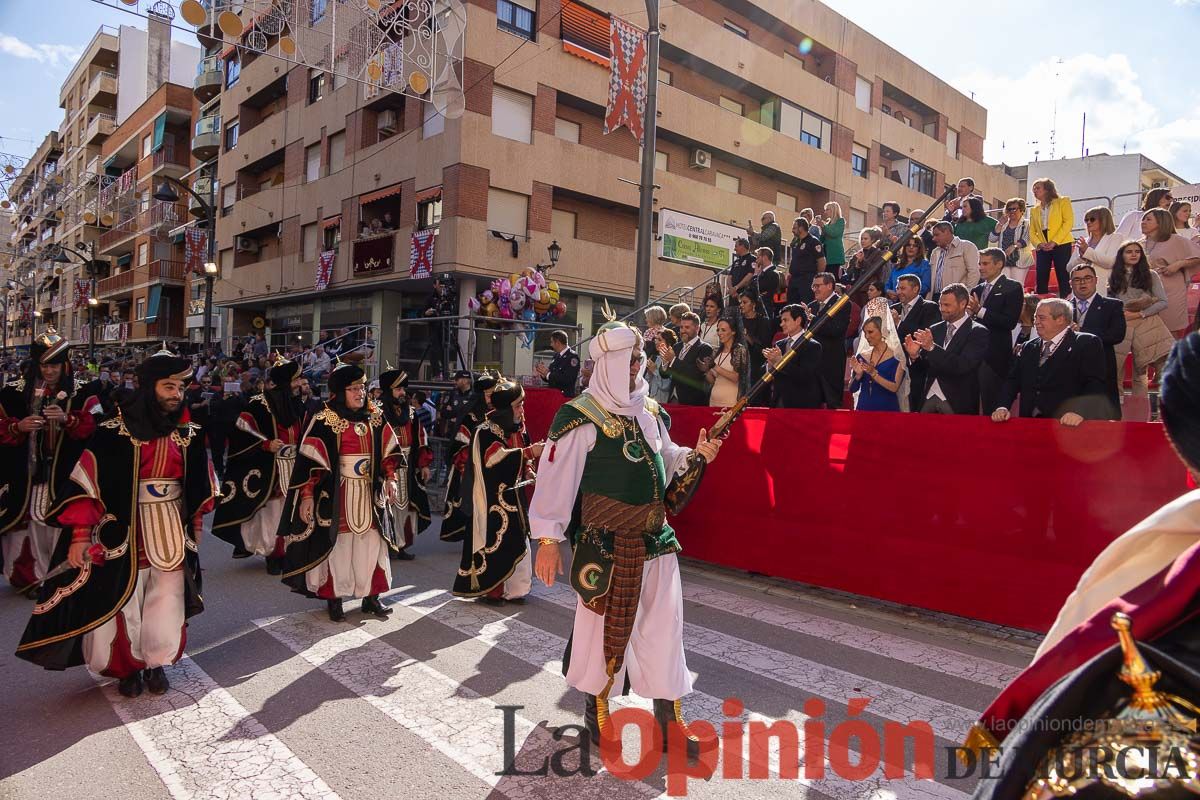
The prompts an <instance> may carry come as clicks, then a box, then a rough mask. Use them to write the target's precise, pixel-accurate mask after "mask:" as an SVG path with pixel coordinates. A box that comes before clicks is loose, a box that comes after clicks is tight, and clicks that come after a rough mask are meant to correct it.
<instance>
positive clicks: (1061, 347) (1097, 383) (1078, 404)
mask: <svg viewBox="0 0 1200 800" xmlns="http://www.w3.org/2000/svg"><path fill="white" fill-rule="evenodd" d="M1071 316H1072V311H1071V304H1070V303H1069V302H1067V301H1066V300H1060V299H1058V298H1053V299H1049V300H1043V301H1041V302H1040V303H1038V307H1037V311H1036V312H1034V315H1033V325H1034V327H1035V328H1036V329H1037V334H1038V335H1037V338H1034V339H1030V340H1029V341H1028V342H1026V343H1025V345H1024V346H1023V347H1022V348H1021V352H1020V354H1019V355H1018V356H1017V359H1016V360H1015V361H1014V362H1013V365H1012V368H1011V369H1010V370H1009V373H1008V378H1007V379H1006V380H1005V381H1004V384H1003V385H1002V386H1001V387H1000V401H1001V404H1000V406H999V407H998V408H997V409H996V410H995V411H993V412H992V421H993V422H1004V421H1006V420H1007V419H1008V418H1009V411H1008V407H1009V406H1010V405H1012V402H1013V400H1014V399H1016V397H1017V395H1018V394H1020V395H1021V406H1020V415H1021V416H1022V417H1053V418H1056V419H1058V420H1059V421H1060V422H1061V423H1062V424H1063V425H1067V426H1069V427H1075V426H1076V425H1078V424H1079V423H1081V422H1083V421H1084V420H1085V419H1107V418H1108V387H1107V386H1106V385H1105V372H1104V345H1102V344H1101V343H1100V339H1099V337H1096V336H1093V335H1092V334H1090V333H1076V332H1075V331H1074V330H1073V329H1072V325H1071Z"/></svg>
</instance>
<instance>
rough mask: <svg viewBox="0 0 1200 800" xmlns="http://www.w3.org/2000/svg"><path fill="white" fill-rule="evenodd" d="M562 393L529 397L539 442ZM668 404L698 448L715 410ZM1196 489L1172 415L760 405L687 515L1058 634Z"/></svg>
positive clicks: (760, 565) (765, 546) (768, 549)
mask: <svg viewBox="0 0 1200 800" xmlns="http://www.w3.org/2000/svg"><path fill="white" fill-rule="evenodd" d="M564 401H565V398H563V396H562V395H561V394H560V393H558V392H555V391H552V390H544V389H530V390H527V392H526V402H525V409H526V412H525V413H526V420H527V425H528V428H529V432H530V435H531V436H533V437H534V438H535V439H540V438H543V437H544V436H545V432H546V430H547V429H548V427H549V424H550V420H551V419H552V418H553V416H554V412H555V411H556V410H557V408H558V406H560V405H561V404H562V403H563V402H564ZM668 411H669V412H670V414H671V417H672V420H673V425H672V430H671V432H672V438H673V439H674V440H675V441H676V442H678V443H680V444H684V445H689V446H691V445H694V444H695V442H696V437H697V435H698V433H699V430H700V428H701V427H707V426H708V425H710V424H711V423H712V421H713V420H714V419H715V418H716V416H715V414H716V411H717V409H712V408H696V407H688V406H669V407H668ZM1186 490H1187V482H1186V479H1185V472H1184V469H1183V466H1182V465H1181V464H1180V462H1179V459H1178V458H1177V457H1176V456H1175V454H1174V452H1173V451H1172V450H1171V448H1170V446H1169V445H1168V444H1167V441H1166V437H1165V436H1164V435H1163V432H1162V427H1161V426H1160V425H1157V424H1145V423H1114V422H1087V423H1084V424H1083V425H1082V426H1080V427H1079V428H1075V429H1070V428H1064V427H1062V426H1061V425H1059V424H1058V423H1057V422H1052V421H1046V420H1021V419H1017V420H1012V421H1009V422H1006V423H1003V424H998V423H994V422H991V421H990V420H988V419H986V418H983V417H946V416H939V415H920V414H893V413H886V412H847V411H805V410H785V409H772V410H767V409H751V410H750V411H748V412H747V413H746V414H745V415H744V416H743V417H742V418H741V419H740V420H739V421H738V422H737V423H736V424H735V425H734V427H733V430H732V431H731V434H730V436H729V439H728V440H727V441H726V442H725V445H724V447H723V448H722V450H721V456H720V458H719V459H718V460H717V461H716V462H715V463H714V464H713V465H712V466H711V467H710V468H709V470H708V472H707V474H706V475H705V478H704V483H703V485H702V486H701V488H700V490H699V491H698V492H697V495H696V497H695V498H694V499H693V501H692V503H691V505H690V506H688V508H687V509H685V511H684V513H683V514H681V515H680V516H679V517H678V518H677V519H675V520H673V522H672V524H673V525H674V526H675V527H676V529H677V531H678V533H679V540H680V543H681V544H682V545H683V552H684V555H687V556H690V557H692V558H697V559H701V560H704V561H710V562H713V563H717V564H722V565H725V566H729V567H734V568H737V569H743V570H749V571H753V572H759V573H763V574H765V575H772V576H777V577H781V578H788V579H791V580H795V581H801V582H804V583H810V584H814V585H817V586H824V587H828V588H832V589H840V590H843V591H847V592H853V593H856V594H861V595H866V596H869V597H876V598H880V599H883V600H890V601H894V602H897V603H904V604H907V605H913V606H918V607H922V608H928V609H932V610H936V611H946V612H950V613H953V614H959V615H962V616H965V617H970V618H974V619H979V620H984V621H987V622H994V623H999V624H1004V625H1013V626H1017V627H1022V628H1028V629H1031V630H1037V631H1045V630H1048V629H1049V627H1050V625H1051V624H1052V623H1053V622H1054V618H1055V615H1056V614H1057V612H1058V609H1059V607H1060V606H1061V605H1062V603H1063V601H1064V600H1065V599H1066V597H1067V595H1068V594H1070V592H1071V590H1072V589H1074V588H1075V584H1076V582H1078V580H1079V576H1080V575H1082V574H1083V571H1084V569H1085V568H1086V567H1087V566H1088V565H1089V564H1090V563H1091V562H1092V560H1093V559H1094V558H1095V557H1096V555H1097V554H1099V552H1100V551H1101V550H1102V549H1103V548H1104V547H1105V546H1106V545H1107V544H1108V543H1109V542H1111V541H1112V540H1113V539H1115V538H1116V537H1117V536H1119V535H1120V534H1122V533H1124V532H1125V531H1126V530H1127V529H1128V528H1130V527H1132V526H1133V525H1134V524H1135V523H1136V522H1138V521H1140V520H1141V519H1143V518H1144V517H1146V516H1147V515H1149V514H1150V513H1151V512H1152V511H1154V510H1155V509H1156V508H1158V507H1159V506H1161V505H1162V504H1164V503H1166V502H1168V501H1170V500H1172V499H1174V498H1176V497H1178V496H1179V495H1181V494H1183V493H1184V492H1185V491H1186Z"/></svg>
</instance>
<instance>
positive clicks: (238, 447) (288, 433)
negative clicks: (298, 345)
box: [212, 354, 304, 575]
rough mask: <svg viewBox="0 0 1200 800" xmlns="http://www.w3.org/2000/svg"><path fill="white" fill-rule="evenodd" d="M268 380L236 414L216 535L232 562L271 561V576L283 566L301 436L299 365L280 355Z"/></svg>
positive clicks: (269, 373) (218, 511)
mask: <svg viewBox="0 0 1200 800" xmlns="http://www.w3.org/2000/svg"><path fill="white" fill-rule="evenodd" d="M267 379H268V381H269V383H268V385H267V388H266V390H265V391H264V392H263V393H262V394H256V395H254V396H253V397H251V398H250V399H249V400H248V401H247V402H246V406H245V408H243V409H242V410H241V412H240V413H239V414H238V417H237V420H236V421H235V423H234V429H233V431H232V432H231V433H230V434H229V456H228V459H227V461H226V465H227V466H226V468H225V476H224V480H223V482H222V484H221V502H220V503H219V504H218V505H217V512H216V514H215V515H214V516H213V525H212V531H213V535H215V536H217V537H218V538H220V539H224V540H225V541H226V542H229V543H230V544H231V545H233V557H234V558H249V557H250V556H252V555H260V556H266V557H267V572H268V574H271V575H278V574H280V572H281V571H282V568H283V539H282V537H279V536H277V535H276V533H277V532H278V530H279V519H280V517H281V516H282V515H283V503H284V499H285V498H286V496H287V490H288V486H289V485H290V484H291V479H292V468H293V467H294V466H295V464H296V452H297V449H298V448H299V446H300V435H301V433H302V432H303V428H302V425H303V422H304V407H303V405H301V403H300V398H299V393H300V381H301V378H300V364H299V363H298V362H296V361H288V360H286V359H284V358H283V357H282V356H279V355H278V354H277V355H276V358H275V365H274V366H273V367H271V369H270V370H268V372H267Z"/></svg>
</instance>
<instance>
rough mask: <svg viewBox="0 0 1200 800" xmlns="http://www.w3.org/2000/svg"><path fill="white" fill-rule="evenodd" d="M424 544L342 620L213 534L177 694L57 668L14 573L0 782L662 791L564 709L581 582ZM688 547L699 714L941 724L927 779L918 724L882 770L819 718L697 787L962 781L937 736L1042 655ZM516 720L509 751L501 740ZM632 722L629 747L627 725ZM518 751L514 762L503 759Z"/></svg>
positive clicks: (896, 788)
mask: <svg viewBox="0 0 1200 800" xmlns="http://www.w3.org/2000/svg"><path fill="white" fill-rule="evenodd" d="M684 544H685V547H686V539H684ZM414 551H415V553H416V555H417V558H416V560H414V561H411V562H393V565H394V570H393V572H394V577H393V587H394V589H393V591H392V592H391V593H390V594H389V595H388V596H387V597H386V598H385V601H386V602H387V603H388V604H389V605H390V607H391V608H393V609H394V610H395V613H393V615H392V616H391V617H389V618H388V619H387V620H386V621H383V620H376V619H374V618H372V619H365V618H363V617H362V616H361V614H359V613H358V611H357V602H351V603H347V612H348V613H347V621H346V622H343V623H340V624H335V623H331V622H330V621H329V620H328V618H327V617H326V616H325V614H324V606H323V604H320V603H318V602H316V601H312V600H307V599H305V598H303V597H301V596H299V595H296V594H292V593H290V592H289V591H288V590H287V589H286V588H285V587H284V586H283V585H282V584H280V583H279V582H278V580H277V579H276V578H272V577H270V576H268V575H267V574H266V573H265V571H264V569H263V565H262V561H261V560H260V559H247V560H243V561H233V560H231V559H230V558H229V549H228V547H227V546H226V545H225V544H224V543H223V542H221V541H219V540H217V539H215V538H213V537H211V536H209V537H205V539H204V541H203V542H202V545H201V555H202V559H203V563H204V565H205V570H206V571H205V593H204V594H205V602H206V605H207V609H206V611H205V612H204V613H203V614H201V615H200V616H199V617H196V618H194V619H193V620H192V622H191V625H190V627H189V630H188V642H187V653H186V656H185V658H184V659H183V660H182V661H181V662H180V663H179V664H177V665H176V666H174V667H171V668H168V674H169V676H170V679H171V681H172V689H171V691H170V692H168V693H167V694H166V695H163V696H162V697H152V696H150V695H149V694H144V695H143V696H142V697H140V698H136V699H127V698H123V697H121V696H120V695H119V694H117V692H116V689H115V684H113V683H112V682H110V681H106V680H100V679H97V678H95V677H93V676H92V675H90V674H89V673H88V672H87V671H86V670H85V669H83V668H76V669H74V670H70V671H67V672H62V673H52V672H46V671H43V670H40V669H38V668H35V667H33V666H32V665H30V664H28V663H26V662H24V661H21V660H19V659H17V658H16V657H15V656H14V655H13V650H14V648H15V645H16V643H17V641H18V640H19V638H20V634H21V631H22V629H23V627H24V624H25V621H26V618H27V616H28V613H29V608H30V601H28V600H26V599H24V598H22V597H20V596H18V595H16V594H15V593H13V592H11V591H9V590H8V589H7V587H0V642H3V647H0V682H2V685H3V686H4V687H5V691H3V692H2V693H0V718H2V719H3V720H4V722H5V730H6V735H5V736H4V737H2V738H0V798H21V799H22V800H26V799H28V800H35V799H36V800H42V798H46V797H55V796H73V797H77V796H81V793H82V796H84V797H97V798H101V797H120V798H122V800H150V799H151V798H176V800H179V799H181V798H197V799H199V798H230V799H231V800H232V799H233V798H238V799H239V800H241V799H245V798H253V799H254V800H273V799H274V798H278V799H279V800H288V799H290V798H322V799H332V798H343V799H344V800H368V799H369V800H384V799H385V798H405V799H406V800H420V799H421V798H430V799H431V800H470V799H471V798H484V797H497V798H512V799H513V800H517V798H572V800H575V799H576V798H588V797H597V798H599V797H604V798H606V800H614V798H653V797H658V796H662V795H664V794H665V793H666V791H667V789H668V785H667V783H666V778H665V770H664V768H663V767H662V765H661V764H659V765H656V766H654V767H653V768H650V769H648V774H646V775H644V776H643V777H641V778H640V779H634V778H622V777H618V776H617V775H615V774H614V772H613V771H611V770H607V769H605V768H604V765H603V763H602V761H601V759H600V757H599V754H598V753H594V752H592V753H590V754H588V755H587V757H586V760H585V764H586V766H587V767H588V769H587V770H586V772H590V773H592V774H591V775H588V774H584V772H583V771H581V770H580V769H579V765H580V761H581V756H580V752H579V751H580V747H579V745H578V740H577V738H576V736H575V731H574V730H573V729H566V730H564V731H558V730H557V729H558V727H559V726H564V725H574V724H579V723H580V722H581V709H582V696H581V695H579V694H578V693H577V692H575V691H574V690H572V689H570V688H568V687H567V686H566V684H565V682H564V681H563V678H562V676H561V672H560V668H561V659H562V654H563V647H564V645H565V643H566V639H567V637H568V636H569V635H570V631H571V621H572V618H573V614H574V603H575V601H574V595H573V594H572V593H571V590H570V588H569V586H563V585H556V586H555V587H553V588H547V587H544V586H542V585H541V584H536V585H535V590H534V594H533V595H532V596H531V597H530V598H529V600H528V602H527V603H525V604H523V605H516V604H508V605H504V606H499V607H493V606H487V605H482V604H479V603H475V602H470V601H464V600H458V599H455V598H453V597H452V596H451V595H450V594H449V591H448V590H449V586H450V583H451V579H452V575H453V572H454V569H455V566H456V564H457V560H458V552H457V547H456V546H452V545H447V544H444V543H442V542H440V541H439V540H438V539H437V537H436V535H434V532H433V531H429V532H426V533H425V534H423V535H422V536H421V537H420V538H419V539H418V542H417V545H416V546H415V548H414ZM683 564H684V566H683V585H684V599H685V603H684V622H685V629H684V640H685V646H686V649H687V660H688V667H689V668H690V670H691V671H692V673H693V675H694V677H695V691H694V692H693V694H691V695H689V696H688V697H687V698H685V700H684V704H683V708H684V715H685V717H687V718H688V719H690V720H709V721H711V722H712V723H714V725H715V726H716V729H717V730H718V731H726V730H727V729H726V728H725V727H723V726H725V725H728V726H729V728H728V730H733V729H734V728H737V729H742V726H741V723H742V722H747V723H759V724H761V725H769V724H772V723H773V722H774V721H776V720H781V721H788V722H792V723H794V724H795V726H796V727H795V729H796V730H801V729H803V728H804V723H805V722H813V721H814V720H815V721H817V722H820V723H822V724H823V726H824V728H823V730H824V732H825V733H824V735H825V737H827V738H830V740H831V741H832V740H834V739H836V738H837V737H836V736H835V735H834V732H835V730H836V729H837V728H838V727H839V725H841V724H842V723H845V722H847V720H849V719H850V718H851V716H852V715H851V712H850V710H849V708H848V705H852V704H853V701H855V699H856V698H868V699H869V703H868V704H867V705H866V707H865V709H862V710H861V711H859V712H857V713H856V714H855V715H853V716H854V718H855V719H861V720H865V721H866V722H868V723H869V724H870V728H871V729H873V730H875V731H879V732H885V731H886V729H887V728H886V723H887V722H888V721H895V722H900V723H909V722H912V721H922V722H925V723H927V724H928V726H929V730H930V731H931V735H932V738H933V740H934V744H935V747H936V757H935V764H934V777H933V779H930V780H917V779H914V778H913V777H912V771H913V762H912V758H913V753H914V751H916V750H918V749H919V747H918V746H917V745H916V744H914V743H912V742H910V743H909V746H908V747H907V751H908V756H907V763H908V765H909V769H908V770H907V777H906V778H903V779H898V780H888V779H885V778H884V777H883V776H882V768H879V769H876V770H874V772H873V773H872V774H871V775H870V776H869V777H868V778H866V779H865V780H853V779H848V778H847V777H845V775H846V769H843V768H842V766H841V764H840V762H839V763H835V761H837V757H836V756H835V755H834V754H833V753H832V750H833V748H828V749H826V751H825V752H824V754H823V755H822V752H821V750H820V749H819V748H817V747H816V746H814V745H813V744H812V742H813V741H817V740H816V739H809V738H803V739H802V742H801V744H800V751H799V753H798V756H788V751H787V750H786V749H785V748H779V747H774V746H772V747H768V748H765V749H764V747H763V746H762V745H761V744H760V745H759V746H758V748H757V750H756V749H755V746H754V745H753V744H752V743H751V741H750V738H749V737H746V741H745V742H744V743H743V744H744V745H745V747H746V749H745V750H744V753H745V754H746V757H747V758H754V757H755V756H756V753H757V756H758V757H759V758H760V759H765V761H766V767H767V769H769V774H770V777H769V778H768V779H765V780H764V779H749V778H748V777H741V778H738V777H736V775H735V774H734V773H733V772H732V771H728V770H726V769H725V768H724V767H723V764H724V762H723V761H722V762H719V763H718V767H719V769H718V774H717V775H716V776H714V777H712V778H711V779H709V780H692V781H690V782H689V783H688V784H687V791H688V796H690V797H697V798H748V797H755V798H758V797H763V798H776V797H778V798H783V797H788V798H795V797H797V796H799V797H812V798H829V799H830V800H860V799H861V800H891V798H937V799H940V800H965V798H966V797H967V796H968V794H969V793H970V791H971V790H972V788H973V787H974V783H975V779H974V778H965V779H952V778H950V777H948V776H947V774H946V769H947V764H946V761H947V758H946V756H945V753H944V750H945V748H947V747H949V746H952V745H955V744H957V743H958V742H959V740H960V739H961V736H962V734H963V733H964V732H965V731H966V729H967V727H968V725H969V724H970V722H971V721H972V720H973V719H974V718H975V716H976V715H977V713H978V712H979V711H980V710H981V709H983V708H984V707H985V706H986V705H987V704H988V702H990V700H991V699H992V698H993V697H994V696H995V694H996V693H997V692H998V691H999V689H1000V688H1001V687H1002V686H1004V685H1005V684H1006V683H1007V682H1008V681H1009V680H1011V679H1012V677H1013V676H1015V675H1016V674H1017V672H1019V670H1020V668H1021V667H1023V666H1024V665H1025V664H1026V663H1028V661H1029V659H1030V657H1031V656H1032V653H1033V648H1034V647H1035V646H1036V639H1034V638H1033V637H1031V636H1028V635H1023V634H1022V633H1021V632H1014V631H1007V630H1003V629H996V628H994V627H989V626H980V625H974V624H970V623H966V622H964V621H961V620H956V619H953V618H947V617H942V616H936V615H930V614H925V613H915V612H913V611H911V610H906V609H899V608H894V607H889V606H885V605H882V604H877V603H873V602H870V601H866V600H863V599H861V598H854V597H850V596H847V595H841V594H837V593H831V592H825V591H821V590H816V589H812V588H810V587H802V586H796V585H789V584H786V583H783V582H780V581H774V580H768V579H765V578H761V577H757V576H752V575H746V574H744V573H735V572H731V571H726V570H721V569H715V568H712V567H707V566H704V565H701V564H698V563H696V562H688V561H686V560H685V561H684V562H683ZM730 698H736V699H737V700H738V701H740V706H739V705H738V704H736V703H727V702H726V701H727V700H728V699H730ZM814 699H815V700H819V701H820V703H819V704H814V703H812V702H810V701H813V700H814ZM859 702H861V701H859ZM742 706H744V710H742V708H741V707H742ZM504 707H507V708H508V709H509V710H508V711H505V710H504ZM513 707H519V708H513ZM627 707H628V708H638V707H640V708H647V709H648V708H649V701H647V700H642V699H641V698H636V697H628V698H622V699H620V700H617V701H615V702H614V709H618V708H627ZM731 720H733V721H735V722H736V724H735V723H734V722H731ZM893 727H894V726H893ZM746 730H751V728H750V727H747V728H746ZM849 730H850V728H847V729H846V731H849ZM883 735H884V734H883V733H881V734H880V737H881V738H882V737H883ZM506 736H507V738H508V739H509V740H510V742H511V744H510V749H511V754H513V755H515V760H511V759H512V755H508V756H506V748H505V739H506ZM868 738H870V737H868ZM730 741H733V740H732V739H728V738H727V739H725V740H724V743H723V747H725V748H726V750H729V749H730V748H731V745H730V744H729V742H730ZM849 743H850V750H851V752H850V753H849V759H850V762H851V763H852V764H853V763H859V762H860V761H861V760H862V759H869V758H870V753H871V752H872V745H870V744H869V743H868V742H865V741H864V740H862V739H850V740H849ZM625 744H626V751H627V753H628V754H630V755H627V760H628V761H630V762H631V763H632V762H633V760H634V758H635V755H636V752H637V751H636V748H637V744H638V739H637V736H636V734H635V733H634V729H632V728H630V729H627V730H626V737H625ZM781 752H782V753H783V755H784V756H785V759H784V760H785V761H786V760H788V758H790V760H791V763H793V764H794V763H796V759H797V757H799V758H800V759H805V758H807V759H808V762H811V763H812V764H813V765H814V766H815V767H816V768H821V769H822V770H823V774H821V775H818V776H809V775H808V773H806V771H805V769H803V768H802V769H801V770H800V774H799V775H798V776H797V777H784V778H781V777H780V763H779V761H780V758H779V757H780V753H781ZM555 754H559V755H558V756H557V757H554V756H555ZM547 757H551V761H550V763H556V764H558V765H559V767H560V768H559V769H558V772H559V773H566V774H557V775H556V774H554V770H550V774H547V775H538V774H531V775H522V774H515V773H517V772H532V773H537V772H538V770H539V768H540V767H541V766H542V765H543V764H546V763H548V762H547ZM723 757H724V756H723ZM844 760H845V759H842V761H844ZM735 761H736V762H738V763H741V760H740V759H730V763H733V762H735ZM508 763H512V765H513V766H514V767H515V768H513V769H508V770H506V769H505V765H506V764H508ZM806 763H807V762H806ZM785 771H786V770H785ZM505 772H508V773H513V774H502V773H505ZM747 774H748V769H745V770H744V771H743V775H744V776H745V775H747Z"/></svg>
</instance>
